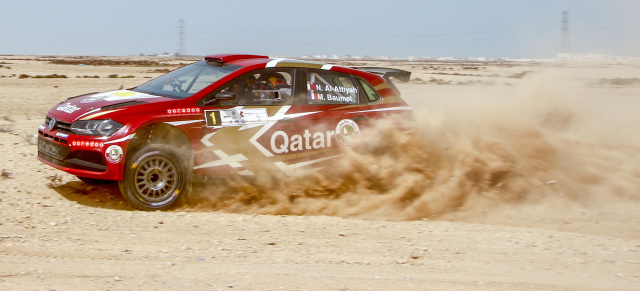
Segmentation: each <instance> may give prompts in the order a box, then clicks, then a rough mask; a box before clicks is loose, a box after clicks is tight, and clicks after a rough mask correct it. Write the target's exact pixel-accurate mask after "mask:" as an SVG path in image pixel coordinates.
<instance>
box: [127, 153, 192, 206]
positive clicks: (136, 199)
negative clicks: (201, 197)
mask: <svg viewBox="0 0 640 291" xmlns="http://www.w3.org/2000/svg"><path fill="white" fill-rule="evenodd" d="M125 165H126V166H125V170H124V179H123V180H122V181H118V186H119V188H120V192H121V193H122V196H124V198H125V199H126V200H127V201H128V202H129V203H131V205H133V206H134V207H135V208H138V209H141V210H164V209H168V208H170V207H172V206H173V205H175V203H176V202H178V200H179V199H180V198H181V197H182V196H185V194H186V192H187V189H188V187H187V185H188V181H189V178H190V174H189V173H190V172H189V171H188V169H187V167H186V163H185V161H184V160H183V159H182V156H181V155H180V154H179V153H178V152H177V151H176V150H174V149H173V148H171V147H168V146H163V145H146V146H143V147H142V148H141V149H140V150H138V151H136V152H135V153H134V154H133V156H131V158H128V159H127V162H126V164H125Z"/></svg>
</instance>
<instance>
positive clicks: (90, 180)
mask: <svg viewBox="0 0 640 291" xmlns="http://www.w3.org/2000/svg"><path fill="white" fill-rule="evenodd" d="M76 178H78V179H80V181H82V182H85V183H87V184H89V185H107V184H111V183H113V182H115V181H113V180H102V179H94V178H87V177H80V176H76Z"/></svg>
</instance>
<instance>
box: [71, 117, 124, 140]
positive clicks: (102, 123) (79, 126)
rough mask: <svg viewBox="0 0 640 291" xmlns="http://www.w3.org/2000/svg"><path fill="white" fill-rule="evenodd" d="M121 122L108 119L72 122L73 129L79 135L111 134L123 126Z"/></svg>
mask: <svg viewBox="0 0 640 291" xmlns="http://www.w3.org/2000/svg"><path fill="white" fill-rule="evenodd" d="M122 126H123V125H122V124H120V123H119V122H116V121H113V120H110V119H107V120H80V121H76V122H74V123H73V124H71V131H73V133H75V134H79V135H93V136H111V135H112V134H114V133H115V132H116V131H118V129H120V128H122Z"/></svg>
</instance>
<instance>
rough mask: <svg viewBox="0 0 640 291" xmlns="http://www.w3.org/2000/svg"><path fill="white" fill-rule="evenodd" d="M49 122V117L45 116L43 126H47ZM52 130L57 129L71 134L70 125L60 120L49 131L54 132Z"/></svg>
mask: <svg viewBox="0 0 640 291" xmlns="http://www.w3.org/2000/svg"><path fill="white" fill-rule="evenodd" d="M50 120H51V117H49V116H47V118H46V119H45V120H44V124H45V125H46V126H48V125H49V121H50ZM54 129H57V130H58V131H61V132H65V133H73V132H71V123H68V122H64V121H62V120H57V121H56V126H55V127H54V128H52V129H51V130H54Z"/></svg>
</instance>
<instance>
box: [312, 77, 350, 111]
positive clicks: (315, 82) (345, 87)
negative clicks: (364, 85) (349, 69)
mask: <svg viewBox="0 0 640 291" xmlns="http://www.w3.org/2000/svg"><path fill="white" fill-rule="evenodd" d="M307 90H308V92H309V95H308V100H307V103H308V104H322V105H326V104H359V103H360V100H359V97H358V96H359V94H358V87H357V86H355V84H354V83H353V81H352V79H351V78H350V77H348V76H346V75H342V74H336V73H334V72H327V71H313V70H309V71H307Z"/></svg>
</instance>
